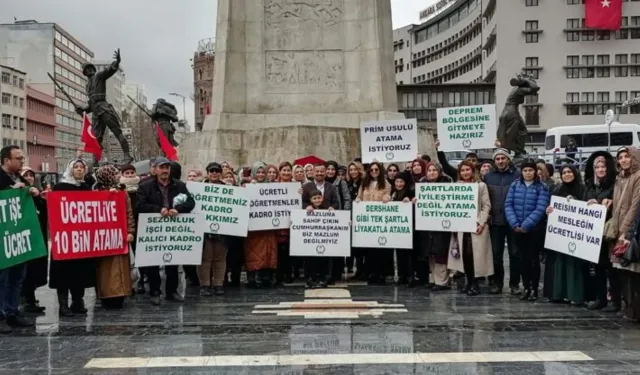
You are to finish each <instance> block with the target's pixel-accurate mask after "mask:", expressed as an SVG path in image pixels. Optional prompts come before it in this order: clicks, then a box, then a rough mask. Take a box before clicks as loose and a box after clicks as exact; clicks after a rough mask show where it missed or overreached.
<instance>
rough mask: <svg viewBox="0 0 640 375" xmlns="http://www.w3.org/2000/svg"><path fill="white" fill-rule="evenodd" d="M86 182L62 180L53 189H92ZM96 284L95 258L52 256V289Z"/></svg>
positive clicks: (81, 287)
mask: <svg viewBox="0 0 640 375" xmlns="http://www.w3.org/2000/svg"><path fill="white" fill-rule="evenodd" d="M90 190H91V187H90V186H89V185H87V184H85V183H83V184H80V185H73V184H69V183H66V182H61V183H59V184H57V185H55V186H54V187H53V191H90ZM95 286H96V264H95V261H94V259H92V258H88V259H77V260H60V261H56V260H53V258H51V268H50V269H49V288H51V289H72V288H78V289H85V288H93V287H95Z"/></svg>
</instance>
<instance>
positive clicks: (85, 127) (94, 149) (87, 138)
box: [80, 113, 102, 161]
mask: <svg viewBox="0 0 640 375" xmlns="http://www.w3.org/2000/svg"><path fill="white" fill-rule="evenodd" d="M80 140H81V141H82V143H84V150H83V151H85V152H88V153H90V154H93V155H94V156H95V157H96V161H100V159H102V147H101V146H100V143H99V142H98V139H97V138H96V136H95V135H94V134H93V131H91V121H89V116H87V114H86V113H85V114H84V116H83V117H82V136H81V137H80Z"/></svg>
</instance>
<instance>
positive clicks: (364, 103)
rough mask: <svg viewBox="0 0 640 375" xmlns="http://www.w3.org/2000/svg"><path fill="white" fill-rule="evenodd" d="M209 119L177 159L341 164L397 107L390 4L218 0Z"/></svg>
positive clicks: (188, 162) (193, 163)
mask: <svg viewBox="0 0 640 375" xmlns="http://www.w3.org/2000/svg"><path fill="white" fill-rule="evenodd" d="M215 59H216V64H215V71H214V80H213V82H214V83H213V90H212V106H211V115H209V116H207V118H206V120H205V123H204V126H203V131H202V132H197V133H192V134H189V135H188V136H187V138H186V139H185V141H184V142H183V144H182V145H181V147H180V154H181V158H182V160H181V161H182V163H183V165H184V166H185V167H186V168H185V170H187V169H189V168H192V167H194V168H202V167H203V166H204V165H206V163H208V162H211V161H223V160H227V161H229V162H231V163H232V164H233V165H234V166H238V165H248V164H251V163H253V162H255V161H264V162H268V163H279V162H281V161H284V160H289V161H291V160H294V159H295V158H297V157H300V156H305V155H307V154H315V155H317V156H319V157H321V158H327V159H334V160H339V161H341V162H347V161H348V160H351V159H352V158H354V157H356V156H357V155H359V154H360V145H359V134H358V132H359V129H360V123H361V122H363V121H375V120H392V119H401V118H404V115H403V114H401V113H397V94H396V84H395V74H394V62H393V30H392V26H391V4H390V0H323V1H317V0H251V1H249V0H219V1H218V19H217V26H216V55H215Z"/></svg>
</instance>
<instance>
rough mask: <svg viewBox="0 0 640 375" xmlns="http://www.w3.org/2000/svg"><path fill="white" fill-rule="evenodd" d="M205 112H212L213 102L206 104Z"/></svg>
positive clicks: (208, 113)
mask: <svg viewBox="0 0 640 375" xmlns="http://www.w3.org/2000/svg"><path fill="white" fill-rule="evenodd" d="M205 114H207V115H210V114H211V104H209V103H207V105H206V106H205Z"/></svg>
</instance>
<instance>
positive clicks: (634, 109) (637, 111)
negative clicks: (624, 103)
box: [629, 91, 640, 115]
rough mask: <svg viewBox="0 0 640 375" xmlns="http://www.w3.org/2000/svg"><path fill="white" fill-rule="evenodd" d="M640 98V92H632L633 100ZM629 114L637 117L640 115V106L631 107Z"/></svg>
mask: <svg viewBox="0 0 640 375" xmlns="http://www.w3.org/2000/svg"><path fill="white" fill-rule="evenodd" d="M637 97H640V91H631V99H635V98H637ZM629 113H631V114H634V115H637V114H640V105H634V106H631V107H629Z"/></svg>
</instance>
